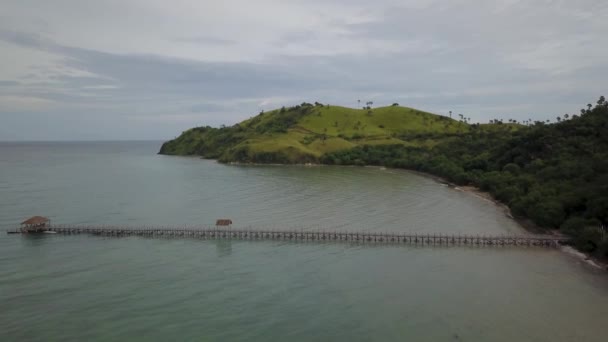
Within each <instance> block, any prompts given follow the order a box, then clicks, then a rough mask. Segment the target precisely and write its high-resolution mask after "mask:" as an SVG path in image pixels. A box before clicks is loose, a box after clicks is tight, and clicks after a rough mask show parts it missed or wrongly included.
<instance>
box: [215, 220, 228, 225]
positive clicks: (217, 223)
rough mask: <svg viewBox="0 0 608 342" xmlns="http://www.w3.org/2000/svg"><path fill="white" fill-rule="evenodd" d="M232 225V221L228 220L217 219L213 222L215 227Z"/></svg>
mask: <svg viewBox="0 0 608 342" xmlns="http://www.w3.org/2000/svg"><path fill="white" fill-rule="evenodd" d="M231 224H232V220H230V219H219V220H217V221H215V225H216V226H229V225H231Z"/></svg>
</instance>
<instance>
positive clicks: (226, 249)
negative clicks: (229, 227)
mask: <svg viewBox="0 0 608 342" xmlns="http://www.w3.org/2000/svg"><path fill="white" fill-rule="evenodd" d="M214 243H215V247H216V251H217V256H218V257H219V258H221V257H226V256H230V255H232V241H230V240H215V241H214Z"/></svg>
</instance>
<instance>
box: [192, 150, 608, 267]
mask: <svg viewBox="0 0 608 342" xmlns="http://www.w3.org/2000/svg"><path fill="white" fill-rule="evenodd" d="M201 159H205V158H202V157H201ZM205 160H210V159H205ZM211 160H214V161H215V162H217V163H219V164H228V165H234V166H247V165H251V166H269V165H270V166H300V167H302V166H305V167H326V166H340V167H367V168H374V169H378V170H388V169H390V170H399V171H407V172H411V173H414V174H417V175H419V176H422V177H426V178H430V179H432V180H434V181H435V182H437V183H440V184H444V185H446V186H448V187H450V188H452V189H454V190H456V191H462V192H465V193H469V194H472V195H473V196H476V197H478V198H480V199H483V200H485V201H489V202H492V203H493V204H494V205H495V206H497V207H499V208H500V209H502V210H503V212H504V214H505V216H507V217H508V218H510V219H512V220H513V221H515V222H516V223H517V224H518V225H519V226H521V227H522V228H523V229H524V230H525V231H526V232H528V233H530V234H534V235H538V234H542V233H545V234H548V235H554V236H558V237H566V235H564V234H562V233H561V232H559V231H557V230H556V229H544V228H540V227H539V226H537V225H536V224H534V223H533V222H532V221H530V220H528V219H525V218H520V217H516V216H515V215H513V213H512V212H511V208H509V206H508V205H506V204H505V203H502V202H500V201H499V200H497V199H495V198H494V196H492V195H491V194H490V193H489V192H486V191H483V190H481V189H479V188H477V187H475V186H472V185H465V186H458V185H456V184H454V183H452V182H450V181H448V180H447V179H445V178H443V177H440V176H437V175H433V174H430V173H426V172H422V171H418V170H411V169H401V168H391V167H386V166H377V165H364V166H356V165H326V164H317V163H306V164H277V163H270V164H267V163H240V162H229V163H220V162H218V161H217V159H211ZM559 250H560V251H561V252H562V253H565V254H567V255H569V256H571V257H574V258H575V259H578V260H579V261H581V262H583V263H585V264H586V265H588V266H591V267H593V268H596V269H600V270H603V271H608V262H607V261H606V260H603V259H600V258H596V257H594V256H592V255H589V254H586V253H584V252H581V251H579V250H577V249H575V248H574V247H572V246H560V248H559Z"/></svg>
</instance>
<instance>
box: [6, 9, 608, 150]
mask: <svg viewBox="0 0 608 342" xmlns="http://www.w3.org/2000/svg"><path fill="white" fill-rule="evenodd" d="M63 1H64V5H65V6H68V4H71V5H72V7H70V12H71V13H72V12H74V13H76V12H78V13H81V14H82V15H81V19H82V20H85V19H89V20H90V24H89V25H85V26H82V25H79V26H76V25H77V23H76V22H73V21H71V20H72V19H71V18H72V17H69V18H68V16H67V14H63V13H62V12H61V11H59V10H55V9H54V8H53V7H48V8H46V7H45V6H47V4H46V3H43V2H37V1H34V0H31V1H30V2H32V3H36V4H38V5H39V6H41V8H42V9H44V13H45V17H44V20H42V19H41V17H40V16H37V15H34V14H31V13H30V11H28V10H27V8H26V5H25V4H22V3H21V2H18V1H14V2H9V4H8V6H7V13H9V14H11V11H12V12H13V13H12V14H14V16H13V17H15V18H19V19H22V20H19V21H12V22H10V23H9V24H10V25H9V24H6V23H5V24H0V62H1V63H0V64H2V65H9V62H11V61H12V62H17V63H18V65H17V66H16V67H11V68H8V67H5V68H4V69H3V68H2V67H1V66H0V89H2V93H1V94H0V116H2V118H3V129H2V130H0V140H2V139H13V138H14V136H15V135H14V134H12V133H10V132H11V131H17V130H19V129H20V128H21V127H24V126H27V125H28V123H31V122H32V121H35V120H39V121H40V120H42V119H44V120H48V119H50V118H52V119H53V122H54V123H55V122H56V124H52V125H47V126H45V127H46V128H47V130H43V131H41V132H37V133H36V134H35V135H34V134H32V137H43V138H45V139H57V138H58V137H62V138H64V137H65V136H74V137H79V138H82V136H83V135H84V136H88V135H87V134H92V135H95V137H96V138H98V139H99V138H104V133H100V131H99V130H98V129H97V128H94V126H92V125H88V124H87V122H95V123H96V125H97V126H103V127H106V128H108V129H107V131H106V133H105V134H106V135H105V137H106V138H108V139H110V138H112V139H116V138H165V137H172V136H174V135H175V134H176V133H178V132H181V131H182V130H184V129H186V128H188V127H190V126H193V125H202V124H210V125H220V124H233V123H234V122H236V121H238V120H242V119H244V118H246V117H248V116H250V115H253V114H255V113H257V112H258V111H259V110H260V109H270V108H274V107H280V106H282V105H290V104H294V103H299V102H302V101H311V102H312V101H321V102H324V103H332V104H338V105H347V106H355V105H356V100H357V99H362V100H363V99H369V100H373V101H374V102H375V103H377V104H390V103H392V102H399V103H401V104H402V105H408V106H413V107H418V108H421V109H425V110H429V111H433V112H437V113H446V112H447V111H449V110H453V111H455V112H463V113H466V114H467V115H468V116H471V117H473V118H474V119H475V120H482V121H486V120H489V119H492V118H495V117H503V118H516V119H524V118H525V119H527V118H529V117H532V118H538V119H541V118H553V117H555V116H556V115H561V114H563V113H565V112H576V111H578V108H579V107H580V106H581V105H582V104H583V103H586V102H589V101H592V100H593V99H594V98H596V97H597V96H599V95H601V93H602V92H603V91H605V89H604V87H605V86H604V80H603V79H602V75H605V74H606V73H607V72H608V63H606V62H605V56H607V55H608V47H607V46H606V45H605V44H601V43H600V42H601V41H602V39H603V38H604V37H603V33H605V32H607V31H608V24H607V23H606V21H605V20H602V19H601V18H603V17H605V16H606V15H608V5H606V4H604V2H602V1H594V0H583V1H581V2H576V3H573V2H567V1H557V0H555V1H549V2H550V4H544V5H543V4H538V3H531V2H524V1H504V2H493V3H488V2H484V1H473V0H459V1H455V2H450V3H445V2H439V1H437V2H426V1H425V2H422V1H421V2H416V1H412V2H408V3H407V4H406V5H404V4H403V2H402V1H391V0H384V1H380V2H378V3H374V6H371V5H369V3H368V2H367V1H358V0H357V1H346V0H333V1H323V2H315V1H312V2H311V1H293V2H289V3H285V4H282V5H280V6H276V4H275V3H273V2H270V1H266V0H264V1H260V2H259V3H257V4H256V6H252V7H251V8H249V7H247V6H250V4H249V3H248V2H242V4H241V6H243V7H247V8H248V11H236V12H235V11H232V8H220V9H218V8H219V7H214V6H211V5H208V4H207V3H206V2H199V1H193V2H191V3H190V4H191V6H195V7H196V6H201V9H200V11H198V12H197V11H193V12H195V13H198V14H197V15H203V16H205V15H207V13H211V12H213V11H220V10H222V11H227V12H226V14H225V16H222V15H220V14H217V13H216V14H214V13H211V14H208V15H207V16H206V17H204V20H203V18H198V17H197V15H194V14H193V15H190V14H189V12H183V11H179V10H177V9H171V8H168V7H166V8H165V7H163V5H160V4H154V5H152V4H149V5H145V4H142V3H136V2H131V1H129V2H126V4H128V6H127V8H128V9H129V10H130V11H132V12H134V13H141V15H140V16H136V17H128V16H125V17H124V18H123V17H120V15H118V17H116V18H114V17H113V23H115V25H106V26H103V25H102V24H104V23H106V24H107V22H105V21H104V20H103V17H101V19H100V17H99V16H98V17H93V16H91V14H90V13H88V12H87V11H86V9H85V8H84V7H82V6H81V4H80V3H78V2H73V1H70V0H63ZM29 6H32V4H29ZM95 6H96V7H100V9H99V12H100V13H105V12H108V13H114V11H113V10H115V9H116V8H117V7H115V6H118V3H117V2H116V3H115V2H112V1H109V2H107V3H97V4H96V5H95ZM158 6H161V7H158ZM205 6H206V7H205ZM42 9H41V10H40V11H42ZM203 9H204V10H203ZM125 11H126V10H125ZM249 11H253V12H252V13H249ZM127 12H128V11H127ZM243 12H244V13H246V14H244V13H243ZM116 13H119V12H116ZM262 13H264V14H266V15H265V16H264V15H262ZM72 14H73V13H72ZM269 16H270V17H271V18H273V20H269V19H268V17H269ZM218 18H220V19H221V20H216V19H218ZM61 19H63V20H61ZM123 19H124V20H123ZM170 19H171V20H173V21H172V22H175V26H176V27H175V28H173V27H171V28H162V27H161V28H159V27H158V26H159V25H158V24H157V22H158V21H159V20H160V21H162V20H165V21H167V20H170ZM283 19H284V20H283ZM130 21H134V22H133V23H131V22H130ZM190 21H191V22H192V23H193V24H192V25H190V24H189V22H190ZM30 22H31V23H32V24H31V25H29V26H28V23H30ZM41 22H44V25H43V26H44V27H43V28H41V24H40V23H41ZM96 23H97V24H99V25H101V26H99V28H98V27H97V26H96ZM137 24H139V26H141V28H142V30H138V27H139V26H138V25H137ZM114 26H116V27H114ZM75 27H78V29H75ZM79 30H82V32H80V31H79ZM201 32H213V34H212V35H211V34H204V33H201ZM175 37H181V38H175ZM2 56H5V57H2ZM2 58H5V59H6V60H4V59H2ZM87 120H89V121H87ZM112 127H114V128H113V129H112ZM74 132H80V133H78V134H76V133H74ZM87 132H89V133H87ZM100 134H101V136H99V135H100ZM18 138H26V139H27V138H31V137H28V136H27V135H25V136H23V135H18Z"/></svg>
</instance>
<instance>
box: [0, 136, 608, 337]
mask: <svg viewBox="0 0 608 342" xmlns="http://www.w3.org/2000/svg"><path fill="white" fill-rule="evenodd" d="M160 143H161V142H65V143H58V142H54V143H0V228H2V229H12V228H15V227H17V226H18V224H19V222H21V221H22V220H24V219H25V218H28V217H30V216H32V215H43V216H47V217H49V218H51V219H52V222H53V223H57V224H126V225H133V226H139V225H159V226H180V225H208V224H213V223H214V222H215V220H216V219H218V218H231V219H232V220H233V221H234V225H235V226H238V227H246V226H253V227H259V228H276V229H278V228H284V229H287V228H293V229H311V230H316V229H328V230H341V231H372V230H376V231H387V232H419V233H471V234H526V232H525V231H523V230H522V228H520V227H519V226H518V224H517V223H515V222H514V221H512V220H511V219H509V218H508V217H507V216H506V215H505V213H504V211H503V210H502V209H500V208H499V207H497V206H495V205H494V204H493V203H491V202H489V201H487V200H484V199H482V198H480V197H478V196H475V195H474V194H471V193H466V192H463V191H458V190H457V189H453V188H449V187H446V186H444V185H442V184H440V183H437V182H436V181H434V180H432V179H430V178H428V177H424V176H421V175H418V174H414V173H411V172H407V171H400V170H390V169H389V170H383V169H378V168H360V167H357V168H354V167H321V166H312V167H305V166H233V165H222V164H218V163H216V162H214V161H209V160H201V159H199V158H188V157H171V156H160V155H157V154H156V152H157V151H158V149H159V147H160ZM607 317H608V275H607V273H606V272H605V271H600V270H597V269H594V268H593V267H591V266H589V265H587V264H586V263H584V262H582V261H581V260H580V259H577V258H575V257H573V256H571V255H569V254H567V253H564V252H562V251H560V250H557V249H541V248H523V247H521V248H520V247H509V248H474V247H450V248H445V247H436V248H433V247H413V246H364V245H356V244H346V243H310V242H306V243H294V242H281V241H265V242H255V241H242V242H236V241H232V242H229V241H202V240H197V239H189V238H170V239H169V238H142V237H128V238H111V237H94V236H87V235H79V236H61V235H59V234H56V235H50V234H47V235H41V236H21V235H7V234H4V232H2V233H1V234H0V341H119V340H124V341H168V340H173V341H605V340H606V326H607V324H608V319H607Z"/></svg>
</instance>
